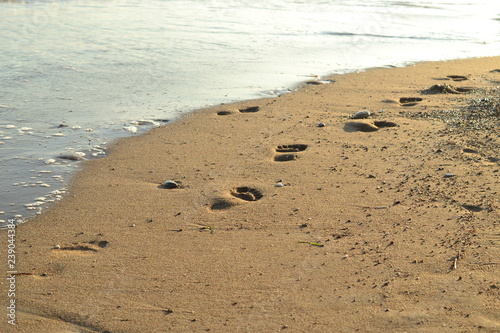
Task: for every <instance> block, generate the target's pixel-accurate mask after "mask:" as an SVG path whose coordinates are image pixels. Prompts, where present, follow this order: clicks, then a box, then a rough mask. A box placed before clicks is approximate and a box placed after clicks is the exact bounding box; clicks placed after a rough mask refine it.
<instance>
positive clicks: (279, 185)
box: [276, 183, 285, 187]
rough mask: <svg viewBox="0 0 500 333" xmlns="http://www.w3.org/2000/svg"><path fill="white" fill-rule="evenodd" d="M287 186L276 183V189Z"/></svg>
mask: <svg viewBox="0 0 500 333" xmlns="http://www.w3.org/2000/svg"><path fill="white" fill-rule="evenodd" d="M283 186H285V185H283V183H276V187H283Z"/></svg>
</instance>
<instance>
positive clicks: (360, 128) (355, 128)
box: [344, 120, 398, 132]
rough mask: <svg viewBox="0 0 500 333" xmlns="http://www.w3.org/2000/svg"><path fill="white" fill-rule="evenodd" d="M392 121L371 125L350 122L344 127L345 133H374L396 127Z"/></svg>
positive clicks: (381, 121)
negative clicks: (385, 128)
mask: <svg viewBox="0 0 500 333" xmlns="http://www.w3.org/2000/svg"><path fill="white" fill-rule="evenodd" d="M397 126H398V124H396V123H394V122H392V121H386V120H377V121H374V122H373V123H370V122H367V121H350V122H348V123H346V124H345V125H344V131H346V132H375V131H378V130H379V129H381V128H384V127H397Z"/></svg>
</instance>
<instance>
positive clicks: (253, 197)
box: [231, 186, 264, 201]
mask: <svg viewBox="0 0 500 333" xmlns="http://www.w3.org/2000/svg"><path fill="white" fill-rule="evenodd" d="M231 195H232V196H233V197H236V198H239V199H242V200H245V201H257V200H260V199H261V198H262V197H263V196H264V195H263V194H262V192H260V191H259V190H257V189H255V188H251V187H248V186H240V187H236V188H234V189H232V190H231Z"/></svg>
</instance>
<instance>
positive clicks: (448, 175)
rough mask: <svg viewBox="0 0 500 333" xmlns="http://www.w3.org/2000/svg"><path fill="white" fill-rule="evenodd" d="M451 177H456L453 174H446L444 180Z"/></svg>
mask: <svg viewBox="0 0 500 333" xmlns="http://www.w3.org/2000/svg"><path fill="white" fill-rule="evenodd" d="M451 177H455V175H454V174H452V173H445V174H444V178H451Z"/></svg>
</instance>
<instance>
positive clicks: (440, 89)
mask: <svg viewBox="0 0 500 333" xmlns="http://www.w3.org/2000/svg"><path fill="white" fill-rule="evenodd" d="M473 90H474V88H472V87H454V86H452V85H449V84H435V85H433V86H432V87H430V88H429V89H425V90H422V91H421V93H422V94H426V95H429V94H462V93H466V92H471V91H473Z"/></svg>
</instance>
